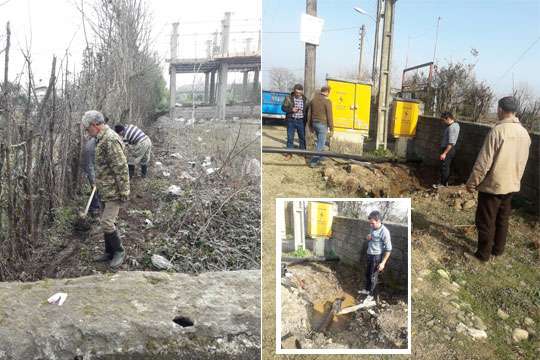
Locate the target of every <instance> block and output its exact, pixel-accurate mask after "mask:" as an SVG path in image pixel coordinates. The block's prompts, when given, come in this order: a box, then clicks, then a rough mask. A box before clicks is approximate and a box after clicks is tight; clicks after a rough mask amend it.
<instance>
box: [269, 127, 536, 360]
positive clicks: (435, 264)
mask: <svg viewBox="0 0 540 360" xmlns="http://www.w3.org/2000/svg"><path fill="white" fill-rule="evenodd" d="M285 138H286V135H285V131H284V128H283V127H276V126H273V127H266V126H265V127H263V140H262V141H263V145H267V146H284V140H285ZM262 162H263V181H262V185H263V203H264V204H267V205H266V206H265V207H263V214H262V216H263V224H262V225H263V227H262V236H263V238H262V239H263V254H264V255H263V263H262V270H263V358H264V359H275V358H283V359H296V358H302V359H318V358H322V357H323V356H321V355H279V356H278V355H276V354H275V349H276V343H275V324H276V323H275V321H276V318H275V291H276V290H275V281H276V279H275V272H274V266H275V259H276V257H275V253H276V250H275V249H276V248H275V245H276V244H275V198H277V197H354V196H362V195H363V193H364V194H365V193H367V194H366V195H368V196H370V195H371V194H369V191H366V192H363V191H362V189H364V190H366V187H363V185H362V184H358V186H357V187H356V188H354V187H353V188H352V189H353V191H350V189H351V188H347V186H343V185H341V186H340V185H339V184H338V183H337V182H335V183H334V182H332V181H328V180H329V178H330V176H329V174H325V173H324V171H325V168H326V167H327V168H335V167H337V170H338V172H339V173H342V171H343V172H344V173H346V175H351V173H352V171H350V170H347V165H344V164H337V163H335V162H334V161H327V164H326V165H327V166H326V167H322V168H317V169H310V168H308V167H306V166H305V161H304V160H303V158H299V157H293V159H292V160H290V161H285V160H284V158H283V157H282V156H281V155H275V154H263V161H262ZM328 165H330V166H328ZM385 165H386V164H385ZM390 167H394V166H390ZM383 168H385V167H383ZM405 168H408V169H409V173H408V174H407V175H404V176H399V175H398V176H396V174H395V172H394V174H393V173H392V171H391V170H387V171H386V172H387V173H386V174H385V173H384V171H383V170H381V169H378V168H374V169H373V168H367V169H357V170H355V171H359V172H364V173H365V174H368V176H371V177H372V178H371V179H373V176H377V174H378V173H379V172H380V173H381V175H380V176H379V177H378V179H377V180H376V184H377V185H380V184H389V186H388V187H386V188H390V189H392V188H393V187H394V188H398V189H400V188H407V187H409V185H411V186H410V187H409V188H410V191H402V192H397V193H395V195H394V196H400V197H411V198H412V207H413V209H412V228H413V229H412V249H413V252H412V260H413V268H412V274H413V277H412V280H411V281H412V287H413V294H412V300H413V304H412V334H411V335H412V349H411V350H412V355H411V356H400V358H414V359H445V360H446V359H496V358H497V359H533V358H538V357H539V356H540V338H539V335H540V326H539V324H540V293H539V292H538V289H540V271H538V268H539V262H540V254H539V252H538V249H537V248H536V247H535V245H534V240H535V239H537V238H538V233H540V225H539V219H538V215H533V214H530V213H529V212H527V211H525V209H526V205H525V204H524V202H522V201H520V200H519V199H516V201H515V202H514V211H513V214H512V216H511V220H510V230H509V236H508V241H507V250H506V253H505V254H504V255H503V256H502V257H501V258H500V259H497V260H495V261H492V262H489V263H487V264H477V263H474V262H472V261H471V260H469V259H467V258H466V257H465V256H464V253H465V252H470V251H474V250H475V246H476V229H475V227H474V211H475V208H476V194H469V193H467V192H466V191H465V189H464V187H463V186H462V185H461V186H459V185H458V186H451V187H449V188H446V189H440V190H434V189H432V188H431V187H430V185H431V184H432V183H433V182H434V181H435V179H436V177H437V172H438V170H437V169H434V168H426V167H423V166H421V165H417V164H416V165H412V166H406V167H405ZM405 168H403V169H402V170H403V171H405V172H406V169H405ZM368 171H369V173H368ZM399 171H400V173H402V172H401V170H399ZM402 174H405V173H402ZM284 180H285V181H284ZM451 180H452V179H451ZM373 181H374V180H370V182H367V183H366V185H370V183H371V184H373ZM404 183H405V184H407V186H403V184H404ZM393 184H394V185H393ZM382 188H383V189H384V188H385V186H382ZM367 190H369V189H367ZM386 194H390V192H387V193H386ZM393 194H394V193H393ZM501 311H502V312H503V313H504V314H506V315H508V317H506V315H504V314H503V315H501ZM481 329H485V330H481ZM517 329H522V330H526V331H527V332H528V338H527V340H521V341H516V340H514V339H513V337H512V334H513V333H514V331H515V330H517ZM481 331H485V334H486V335H487V338H483V337H482V336H479V337H474V336H478V333H480V335H482V333H481ZM473 335H474V336H473ZM357 357H358V356H349V355H334V356H332V358H333V359H349V358H357ZM390 357H391V356H389V355H371V356H370V355H366V356H362V358H366V359H369V358H371V359H383V358H390Z"/></svg>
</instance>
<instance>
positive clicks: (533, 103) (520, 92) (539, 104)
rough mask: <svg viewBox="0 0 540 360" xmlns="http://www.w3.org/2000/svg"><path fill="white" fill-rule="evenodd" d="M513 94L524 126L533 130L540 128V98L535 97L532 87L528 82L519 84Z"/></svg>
mask: <svg viewBox="0 0 540 360" xmlns="http://www.w3.org/2000/svg"><path fill="white" fill-rule="evenodd" d="M513 96H514V98H515V99H516V101H517V103H518V112H517V114H516V116H517V117H518V118H519V120H520V121H521V123H522V124H523V126H525V127H526V128H527V129H529V130H531V131H539V130H540V98H538V97H535V96H534V94H533V91H532V89H531V88H530V87H529V86H528V85H527V84H526V83H522V84H519V85H518V87H517V88H516V89H514V92H513Z"/></svg>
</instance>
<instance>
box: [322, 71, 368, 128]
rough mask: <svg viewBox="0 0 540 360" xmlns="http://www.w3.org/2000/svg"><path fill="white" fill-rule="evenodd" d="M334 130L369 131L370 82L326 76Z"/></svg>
mask: <svg viewBox="0 0 540 360" xmlns="http://www.w3.org/2000/svg"><path fill="white" fill-rule="evenodd" d="M326 82H327V84H328V86H329V87H330V95H329V97H328V98H329V99H330V101H332V115H333V118H334V129H335V131H336V132H342V131H344V130H345V131H348V130H356V131H357V132H360V133H362V134H364V135H367V134H368V132H369V114H370V107H371V84H369V83H360V82H352V81H345V80H338V79H330V78H327V79H326Z"/></svg>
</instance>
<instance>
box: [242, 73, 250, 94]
mask: <svg viewBox="0 0 540 360" xmlns="http://www.w3.org/2000/svg"><path fill="white" fill-rule="evenodd" d="M248 75H249V72H248V71H244V74H243V79H242V101H247V97H248Z"/></svg>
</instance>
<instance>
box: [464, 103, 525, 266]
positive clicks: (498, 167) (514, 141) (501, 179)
mask: <svg viewBox="0 0 540 360" xmlns="http://www.w3.org/2000/svg"><path fill="white" fill-rule="evenodd" d="M516 111H517V104H516V101H515V99H514V98H513V97H511V96H508V97H504V98H502V99H500V100H499V103H498V108H497V117H498V118H499V122H498V123H497V124H496V125H495V126H494V127H493V128H492V129H491V130H490V132H489V133H488V135H487V136H486V138H485V140H484V144H483V145H482V148H481V149H480V153H479V154H478V157H477V158H476V162H475V164H474V167H473V170H472V173H471V175H470V177H469V180H467V184H466V187H467V190H468V191H469V192H473V191H475V190H478V206H477V208H476V220H475V221H476V228H477V230H478V250H477V251H476V253H475V254H474V256H475V257H476V258H477V259H478V260H481V261H488V260H489V258H490V256H500V255H502V253H503V252H504V246H505V244H506V234H507V232H508V218H509V217H510V213H511V210H512V208H511V200H512V195H513V194H514V193H516V192H518V191H519V189H520V184H521V177H522V176H523V173H524V172H525V165H526V164H527V159H528V158H529V147H530V145H531V138H530V136H529V133H528V132H527V130H525V128H524V127H523V126H522V125H521V123H520V122H519V119H518V118H517V117H516V116H515V113H516Z"/></svg>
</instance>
